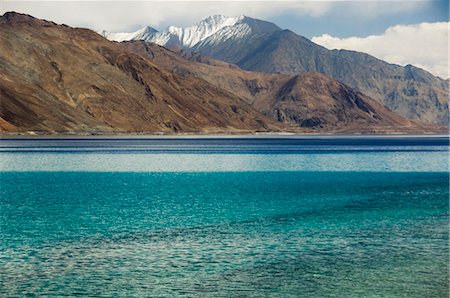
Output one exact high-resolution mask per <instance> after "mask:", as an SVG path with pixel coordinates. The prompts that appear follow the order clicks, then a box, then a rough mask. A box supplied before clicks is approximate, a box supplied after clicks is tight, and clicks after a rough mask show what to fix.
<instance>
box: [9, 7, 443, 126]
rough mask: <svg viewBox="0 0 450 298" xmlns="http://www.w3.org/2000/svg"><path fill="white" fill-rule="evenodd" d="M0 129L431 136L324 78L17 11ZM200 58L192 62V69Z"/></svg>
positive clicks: (11, 21)
mask: <svg viewBox="0 0 450 298" xmlns="http://www.w3.org/2000/svg"><path fill="white" fill-rule="evenodd" d="M0 55H1V59H0V92H1V93H0V96H1V102H0V104H1V109H0V128H1V129H2V132H27V131H34V132H38V133H159V132H164V133H186V132H193V133H194V132H195V133H218V132H225V133H239V132H257V131H262V132H266V131H272V132H276V131H294V132H310V131H314V132H317V131H320V132H321V131H324V132H425V131H427V132H430V131H437V130H439V129H442V128H440V127H435V126H427V125H423V124H420V123H416V122H411V121H409V120H406V119H404V118H402V117H400V116H398V115H397V114H395V113H393V112H392V111H390V110H388V109H386V108H385V107H384V106H383V105H381V104H379V103H378V102H376V101H374V100H373V99H371V98H369V97H367V96H365V95H363V94H361V93H358V92H356V91H355V90H353V89H352V88H350V87H348V86H347V85H345V84H342V83H340V82H338V81H336V80H333V79H331V78H330V77H327V76H325V75H323V74H318V73H307V74H303V75H297V76H288V75H275V74H266V73H256V72H249V71H243V70H241V69H239V68H237V67H236V66H234V65H230V64H227V63H225V62H221V61H216V60H214V59H211V58H207V57H202V56H199V55H187V54H186V53H185V52H184V53H183V52H182V51H181V52H180V51H171V50H168V49H166V48H163V47H160V46H157V45H155V44H149V43H145V42H141V41H137V42H126V43H117V42H110V41H108V40H106V39H105V38H103V37H102V36H100V35H98V34H96V33H94V32H92V31H90V30H87V29H78V28H70V27H68V26H64V25H56V24H54V23H52V22H47V21H44V20H38V19H35V18H33V17H30V16H27V15H22V14H15V13H8V14H5V15H4V16H3V17H1V18H0ZM191 60H192V61H191Z"/></svg>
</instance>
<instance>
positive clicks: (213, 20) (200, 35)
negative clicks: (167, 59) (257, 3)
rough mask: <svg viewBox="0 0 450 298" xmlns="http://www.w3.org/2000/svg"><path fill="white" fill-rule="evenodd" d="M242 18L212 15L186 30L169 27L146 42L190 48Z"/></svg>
mask: <svg viewBox="0 0 450 298" xmlns="http://www.w3.org/2000/svg"><path fill="white" fill-rule="evenodd" d="M243 18H244V16H240V17H235V18H233V17H226V16H222V15H214V16H210V17H208V18H206V19H204V20H202V21H200V22H198V23H197V24H194V25H192V26H190V27H187V28H179V27H174V26H170V27H169V28H167V29H166V30H164V31H161V32H158V33H156V34H154V35H153V36H152V37H150V38H149V39H147V41H150V42H154V43H157V44H159V45H166V46H179V47H184V48H191V47H193V46H194V45H195V44H197V43H198V42H200V41H202V40H204V39H205V38H207V37H209V36H211V35H213V34H214V33H216V32H217V31H219V30H221V29H222V28H225V27H230V26H233V25H235V24H236V23H237V22H239V21H240V20H242V19H243Z"/></svg>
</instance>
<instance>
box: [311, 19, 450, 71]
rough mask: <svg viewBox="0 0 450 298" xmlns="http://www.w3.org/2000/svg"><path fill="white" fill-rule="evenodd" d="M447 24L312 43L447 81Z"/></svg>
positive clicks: (398, 28)
mask: <svg viewBox="0 0 450 298" xmlns="http://www.w3.org/2000/svg"><path fill="white" fill-rule="evenodd" d="M449 29H450V22H438V23H421V24H415V25H397V26H393V27H390V28H388V29H387V30H386V31H385V32H384V33H383V34H381V35H370V36H367V37H349V38H338V37H333V36H330V35H328V34H324V35H322V36H315V37H313V38H312V41H313V42H315V43H317V44H320V45H322V46H324V47H326V48H328V49H347V50H355V51H360V52H365V53H368V54H371V55H373V56H375V57H377V58H380V59H382V60H385V61H387V62H390V63H396V64H400V65H406V64H412V65H415V66H417V67H421V68H423V69H425V70H427V71H429V72H431V73H432V74H434V75H437V76H440V77H441V78H444V79H446V78H449V75H450V74H449V61H448V56H449V53H448V38H449Z"/></svg>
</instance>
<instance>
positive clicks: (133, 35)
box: [102, 26, 158, 41]
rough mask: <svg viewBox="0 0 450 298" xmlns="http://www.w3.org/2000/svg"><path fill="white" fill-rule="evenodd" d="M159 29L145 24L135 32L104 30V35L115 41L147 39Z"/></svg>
mask: <svg viewBox="0 0 450 298" xmlns="http://www.w3.org/2000/svg"><path fill="white" fill-rule="evenodd" d="M157 32H158V30H156V29H154V28H152V27H149V26H145V27H143V28H141V29H139V30H137V31H135V32H115V33H112V32H107V31H103V32H102V35H103V36H104V37H106V38H107V39H109V40H113V41H127V40H146V39H148V38H150V36H152V35H154V34H155V33H157Z"/></svg>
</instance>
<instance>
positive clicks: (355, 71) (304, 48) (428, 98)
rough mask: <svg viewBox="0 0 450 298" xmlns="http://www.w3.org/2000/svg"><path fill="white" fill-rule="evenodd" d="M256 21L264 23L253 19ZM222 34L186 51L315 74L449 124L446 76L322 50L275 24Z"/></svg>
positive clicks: (414, 115) (256, 67)
mask: <svg viewBox="0 0 450 298" xmlns="http://www.w3.org/2000/svg"><path fill="white" fill-rule="evenodd" d="M259 22H261V23H266V22H264V21H260V20H253V23H259ZM250 28H252V26H250ZM222 35H223V33H222V32H221V31H219V32H217V33H215V34H213V35H211V36H210V37H208V38H207V39H205V40H203V41H201V42H199V43H198V44H196V45H195V46H194V47H193V48H191V49H190V50H192V51H197V52H199V53H201V54H203V55H207V56H211V57H213V58H216V59H220V60H224V61H227V62H229V63H234V64H236V65H238V66H239V67H241V68H243V69H246V70H250V71H260V72H268V73H283V74H291V75H295V74H299V73H305V72H314V71H316V72H320V73H323V74H326V75H328V76H330V77H332V78H334V79H336V80H339V81H341V82H343V83H345V84H347V85H349V86H351V87H353V88H354V89H356V90H358V91H361V92H363V93H364V94H367V95H368V96H370V97H372V98H374V99H376V100H377V101H379V102H380V103H382V104H384V105H385V106H387V107H389V108H390V109H391V110H393V111H395V112H397V113H399V114H400V115H403V116H405V117H407V118H409V119H417V120H420V121H423V122H428V123H441V124H448V123H449V106H448V99H449V98H448V89H449V87H450V85H449V82H448V80H443V79H441V78H439V77H436V76H433V75H432V74H431V73H429V72H427V71H425V70H423V69H420V68H418V67H414V66H412V65H407V66H405V67H403V66H400V65H395V64H390V63H387V62H385V61H382V60H380V59H377V58H375V57H373V56H370V55H368V54H365V53H361V52H355V51H348V50H328V49H326V48H324V47H322V46H319V45H317V44H315V43H314V42H312V41H310V40H309V39H307V38H305V37H303V36H300V35H297V34H295V33H294V32H292V31H289V30H281V29H280V28H277V27H272V30H270V31H266V32H261V31H260V30H250V31H249V33H248V34H246V35H245V36H239V38H235V37H234V36H222Z"/></svg>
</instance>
